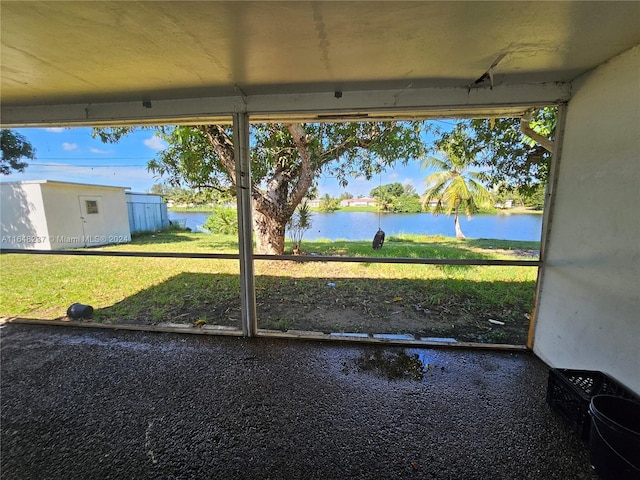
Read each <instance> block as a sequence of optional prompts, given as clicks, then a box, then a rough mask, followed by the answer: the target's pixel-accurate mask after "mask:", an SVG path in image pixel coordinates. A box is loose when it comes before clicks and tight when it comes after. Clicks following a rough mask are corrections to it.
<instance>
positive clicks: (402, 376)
mask: <svg viewBox="0 0 640 480" xmlns="http://www.w3.org/2000/svg"><path fill="white" fill-rule="evenodd" d="M353 366H354V367H355V369H356V370H357V371H359V372H365V373H371V374H374V375H377V376H381V377H384V378H387V379H389V380H415V381H418V382H420V381H422V380H423V379H424V376H425V374H426V373H427V372H428V371H430V370H434V369H437V370H440V371H444V366H442V367H441V366H438V365H436V364H435V363H434V362H433V359H432V358H430V355H429V352H423V351H417V352H416V351H409V352H407V351H405V350H401V351H385V350H364V351H362V353H361V354H360V356H359V357H357V358H355V359H354V361H353ZM350 370H351V369H350V367H349V365H347V364H345V365H344V369H343V372H344V373H347V374H348V373H349V371H350Z"/></svg>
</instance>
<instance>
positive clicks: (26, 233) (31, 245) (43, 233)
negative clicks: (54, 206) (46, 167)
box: [0, 182, 51, 250]
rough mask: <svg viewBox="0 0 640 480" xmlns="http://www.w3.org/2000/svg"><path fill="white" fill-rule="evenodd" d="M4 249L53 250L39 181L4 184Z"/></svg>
mask: <svg viewBox="0 0 640 480" xmlns="http://www.w3.org/2000/svg"><path fill="white" fill-rule="evenodd" d="M0 224H1V227H0V234H1V235H0V236H1V237H2V239H1V240H2V243H1V248H20V249H29V250H33V249H37V250H49V249H50V248H51V244H50V242H49V230H48V228H47V220H46V218H45V214H44V204H43V201H42V195H41V192H40V184H38V183H21V182H8V183H1V184H0Z"/></svg>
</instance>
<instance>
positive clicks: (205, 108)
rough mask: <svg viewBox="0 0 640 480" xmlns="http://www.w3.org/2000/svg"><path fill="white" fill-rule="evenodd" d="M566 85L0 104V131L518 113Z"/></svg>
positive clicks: (557, 97) (558, 98)
mask: <svg viewBox="0 0 640 480" xmlns="http://www.w3.org/2000/svg"><path fill="white" fill-rule="evenodd" d="M570 95H571V85H570V84H569V83H545V84H530V85H497V86H494V87H493V89H490V88H488V87H486V88H471V89H469V88H467V87H463V88H423V89H417V88H411V86H410V85H409V86H407V87H406V88H405V89H403V90H362V91H345V92H340V93H336V92H321V93H304V94H284V93H283V94H274V95H256V96H251V95H248V96H243V95H238V96H233V97H207V98H195V99H177V100H153V99H150V100H145V101H143V100H140V101H136V102H114V103H92V104H69V105H40V106H18V107H0V113H1V115H0V119H1V120H0V123H1V124H2V126H3V128H12V127H42V126H107V125H127V124H135V125H143V124H147V125H151V124H153V125H159V124H179V123H181V124H187V123H191V124H197V123H229V124H230V123H231V115H232V114H233V113H241V112H246V113H248V114H249V115H250V117H251V121H252V122H259V121H273V122H276V121H339V120H366V119H396V118H397V119H408V118H452V117H468V116H496V117H497V116H520V115H522V114H524V113H525V111H526V110H527V109H529V108H531V107H536V106H544V105H554V104H559V103H563V102H566V101H568V100H569V97H570Z"/></svg>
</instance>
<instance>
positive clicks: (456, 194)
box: [422, 130, 492, 238]
mask: <svg viewBox="0 0 640 480" xmlns="http://www.w3.org/2000/svg"><path fill="white" fill-rule="evenodd" d="M436 146H437V147H438V148H439V149H440V152H441V154H442V155H441V156H442V158H436V157H428V158H427V159H426V160H425V161H424V163H423V168H430V167H432V168H435V169H436V172H435V173H433V174H431V175H429V176H428V177H427V178H426V180H425V181H426V183H427V185H428V189H427V191H426V192H425V195H424V197H423V199H422V203H423V207H426V206H428V205H429V203H430V202H432V201H435V202H436V205H435V207H434V209H433V214H434V215H438V214H440V213H446V214H447V215H451V213H453V214H454V217H453V218H454V222H455V227H456V238H465V236H464V234H463V233H462V229H461V228H460V219H459V218H458V213H459V212H460V211H462V212H464V214H466V215H467V216H469V215H472V214H473V213H476V212H477V211H478V210H479V207H480V206H482V205H484V204H487V203H489V202H491V200H492V197H491V193H489V191H488V190H487V188H486V187H485V186H484V184H483V183H482V180H483V179H484V176H483V174H482V173H481V172H477V171H471V170H470V168H471V167H472V166H473V165H474V163H475V161H476V157H477V156H478V154H480V151H481V149H480V147H479V146H477V145H475V144H474V142H473V140H472V139H471V138H469V136H468V134H467V133H466V132H465V131H464V130H454V131H453V132H451V133H450V134H449V135H446V136H445V137H443V139H442V141H440V142H438V143H437V144H436Z"/></svg>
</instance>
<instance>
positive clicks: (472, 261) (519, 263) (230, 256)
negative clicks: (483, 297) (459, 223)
mask: <svg viewBox="0 0 640 480" xmlns="http://www.w3.org/2000/svg"><path fill="white" fill-rule="evenodd" d="M5 254H21V255H69V256H83V257H87V256H88V257H140V258H205V259H221V260H238V259H239V258H240V255H239V254H237V253H197V252H193V253H177V252H109V251H104V250H23V249H17V248H16V249H12V248H3V249H0V255H5ZM253 259H254V260H279V261H290V262H298V263H306V262H343V263H398V264H414V265H470V266H474V265H475V266H501V267H539V266H540V265H542V261H540V260H488V259H481V258H477V259H476V258H466V259H448V258H414V257H342V256H331V255H253Z"/></svg>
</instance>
